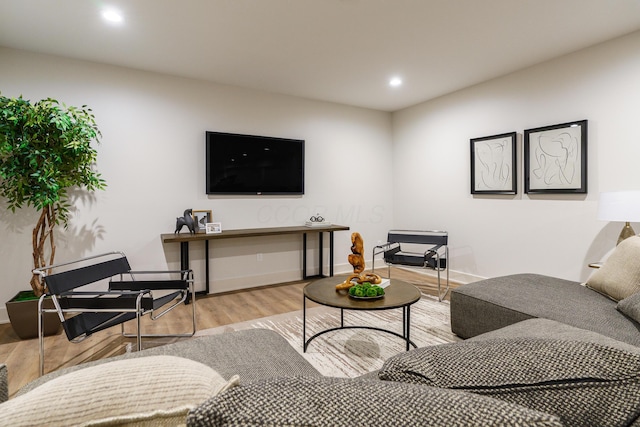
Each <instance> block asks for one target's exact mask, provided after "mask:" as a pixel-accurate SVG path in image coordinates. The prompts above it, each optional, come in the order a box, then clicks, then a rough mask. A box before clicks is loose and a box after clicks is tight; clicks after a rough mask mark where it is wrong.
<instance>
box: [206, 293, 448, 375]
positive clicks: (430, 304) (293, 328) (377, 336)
mask: <svg viewBox="0 0 640 427" xmlns="http://www.w3.org/2000/svg"><path fill="white" fill-rule="evenodd" d="M344 319H345V326H374V327H378V328H383V329H388V330H391V331H394V332H397V333H399V334H402V309H394V310H383V311H345V315H344ZM338 326H340V310H339V309H336V308H330V307H314V308H310V309H308V310H307V339H309V337H311V336H312V335H314V334H315V333H317V332H320V331H321V330H324V329H328V328H332V327H338ZM250 328H265V329H272V330H274V331H276V332H278V333H279V334H280V335H282V336H283V337H285V338H286V339H287V341H289V343H290V344H291V345H292V346H293V347H294V348H295V349H296V350H297V351H298V352H299V353H300V354H302V356H303V357H304V358H305V359H307V360H308V361H309V362H311V364H312V365H313V366H314V367H315V368H316V369H318V371H320V373H322V374H323V375H327V376H334V377H350V378H352V377H356V376H358V375H362V374H365V373H367V372H371V371H375V370H377V369H380V368H381V367H382V363H383V362H384V361H385V360H386V359H388V358H389V357H391V356H393V355H395V354H398V353H400V352H402V351H405V347H406V343H405V341H403V340H402V339H401V338H399V337H396V336H394V335H391V334H387V333H384V332H380V331H375V330H369V329H343V330H339V331H333V332H329V333H327V334H324V335H321V336H319V337H317V338H315V339H314V340H313V341H312V342H311V343H310V344H309V347H308V348H307V351H306V353H305V352H303V350H302V311H294V312H291V313H286V314H280V315H276V316H270V317H264V318H262V319H256V320H252V321H248V322H241V323H234V324H232V325H226V326H221V327H218V328H213V329H205V330H202V331H199V332H198V333H196V336H203V335H214V334H221V333H225V332H230V331H238V330H242V329H250ZM411 340H412V341H413V342H414V343H415V344H416V345H417V346H418V347H424V346H427V345H434V344H442V343H447V342H454V341H459V340H460V339H459V338H458V337H456V336H455V335H454V334H453V333H452V332H451V327H450V324H449V303H448V302H447V301H443V302H438V301H437V299H435V298H433V297H430V296H427V295H423V296H422V298H421V299H420V301H418V302H417V303H415V304H413V305H412V306H411Z"/></svg>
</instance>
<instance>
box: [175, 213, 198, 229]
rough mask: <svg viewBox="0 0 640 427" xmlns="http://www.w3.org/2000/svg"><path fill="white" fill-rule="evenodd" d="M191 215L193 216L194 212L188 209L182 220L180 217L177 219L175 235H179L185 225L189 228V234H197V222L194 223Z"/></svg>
mask: <svg viewBox="0 0 640 427" xmlns="http://www.w3.org/2000/svg"><path fill="white" fill-rule="evenodd" d="M191 214H192V210H191V209H187V210H186V211H184V215H183V216H182V218H180V217H178V218H176V231H174V232H173V234H176V233H179V232H180V230H182V226H184V225H186V226H187V228H188V229H189V233H191V234H195V232H196V222H195V221H194V219H193V215H191Z"/></svg>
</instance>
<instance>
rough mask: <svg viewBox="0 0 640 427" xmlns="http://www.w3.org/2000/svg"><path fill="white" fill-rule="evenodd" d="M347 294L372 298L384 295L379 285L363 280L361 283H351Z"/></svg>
mask: <svg viewBox="0 0 640 427" xmlns="http://www.w3.org/2000/svg"><path fill="white" fill-rule="evenodd" d="M349 295H351V296H354V297H360V298H363V297H369V298H374V297H378V296H382V295H384V289H383V288H381V287H380V286H377V285H372V284H371V283H369V282H364V283H362V284H361V285H353V286H352V287H350V288H349Z"/></svg>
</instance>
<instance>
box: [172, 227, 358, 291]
mask: <svg viewBox="0 0 640 427" xmlns="http://www.w3.org/2000/svg"><path fill="white" fill-rule="evenodd" d="M344 230H349V227H346V226H344V225H327V226H318V227H305V226H293V227H268V228H244V229H236V230H223V231H222V233H215V234H206V233H197V234H189V233H178V234H161V235H160V237H161V239H162V243H180V268H181V269H183V270H187V269H189V242H198V241H201V240H203V241H204V259H205V292H206V293H207V294H208V293H209V240H217V239H236V238H241V237H260V236H281V235H285V234H302V252H303V255H302V278H303V280H306V279H308V278H311V277H324V275H323V274H322V258H323V257H322V249H323V235H324V233H325V232H326V233H329V276H333V232H334V231H344ZM308 233H318V236H319V239H318V240H319V243H318V245H319V248H318V249H319V254H318V266H319V268H320V273H319V274H317V275H314V276H307V234H308Z"/></svg>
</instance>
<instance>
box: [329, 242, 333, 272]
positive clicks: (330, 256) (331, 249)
mask: <svg viewBox="0 0 640 427" xmlns="http://www.w3.org/2000/svg"><path fill="white" fill-rule="evenodd" d="M329 277H333V231H330V232H329Z"/></svg>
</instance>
